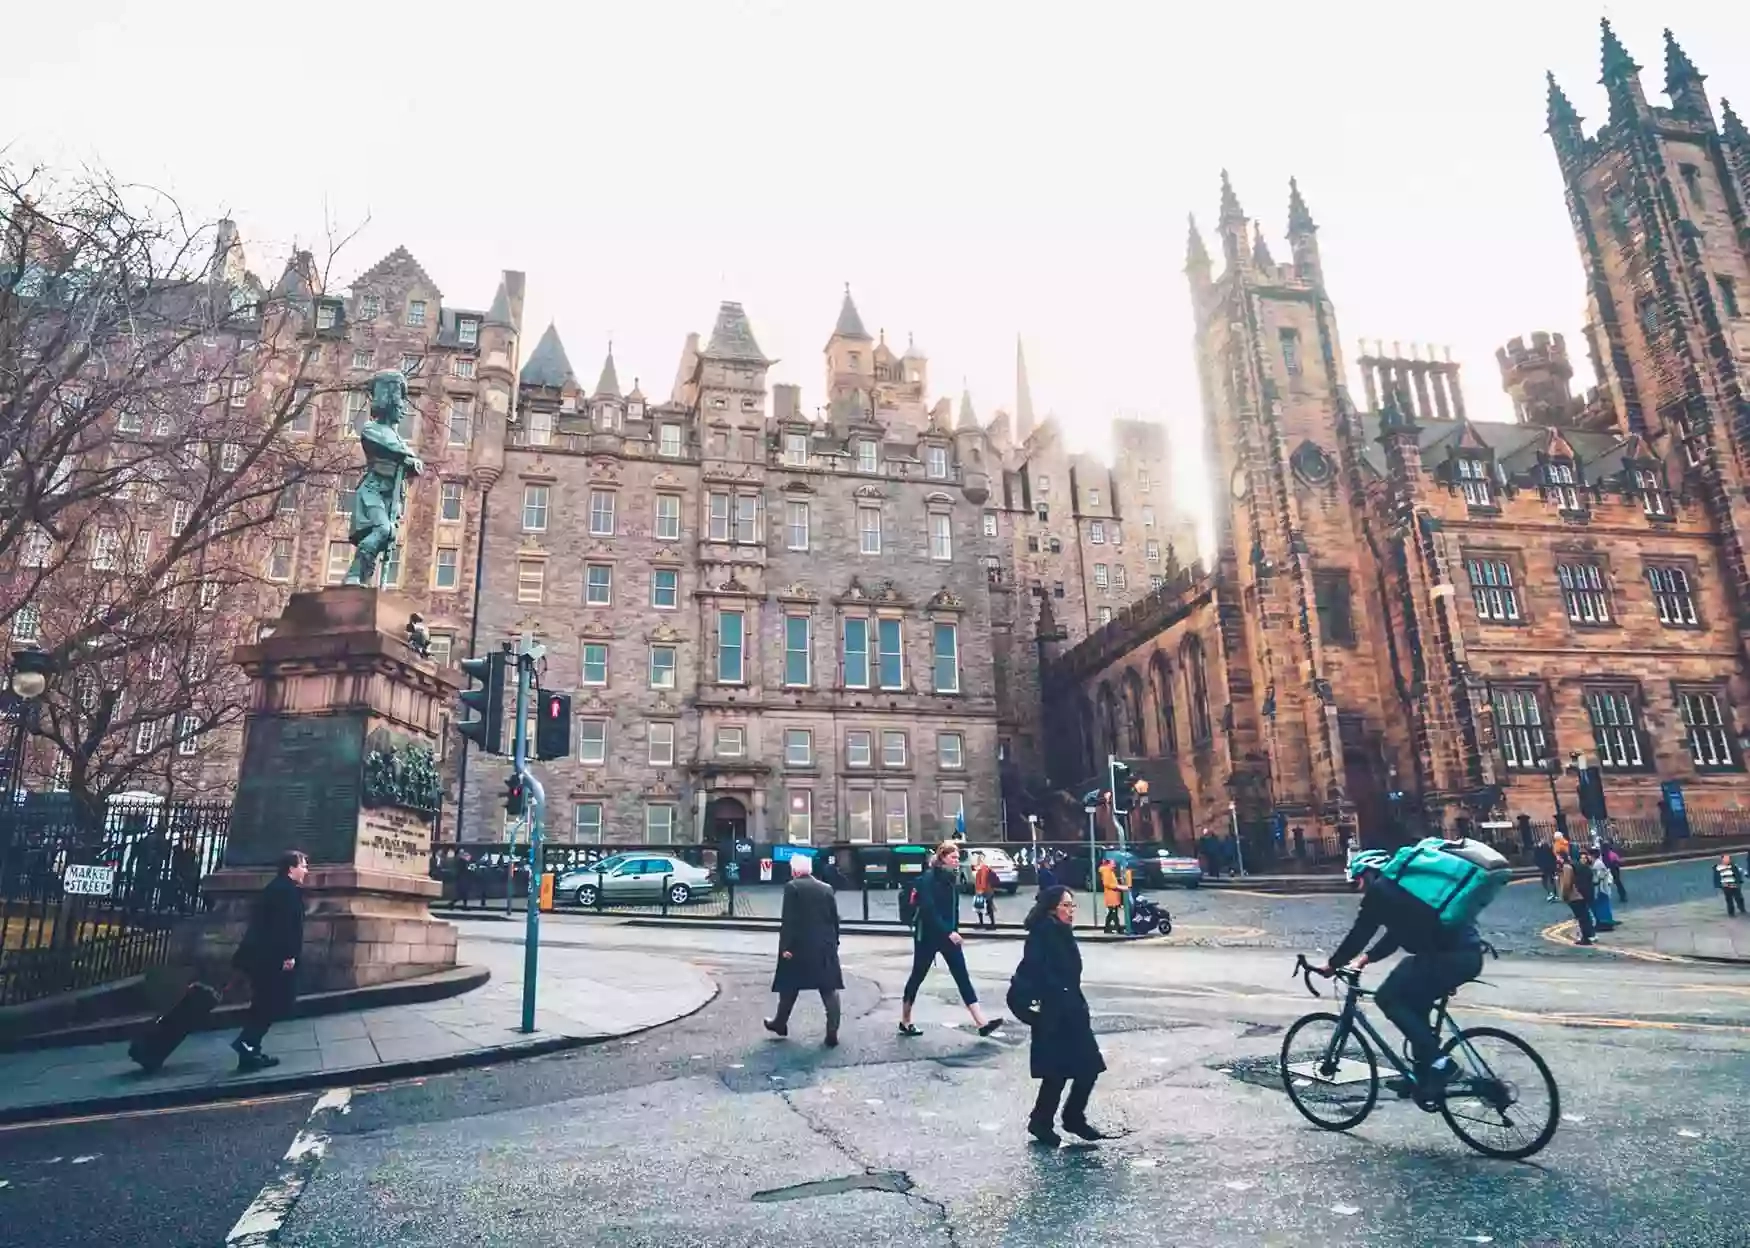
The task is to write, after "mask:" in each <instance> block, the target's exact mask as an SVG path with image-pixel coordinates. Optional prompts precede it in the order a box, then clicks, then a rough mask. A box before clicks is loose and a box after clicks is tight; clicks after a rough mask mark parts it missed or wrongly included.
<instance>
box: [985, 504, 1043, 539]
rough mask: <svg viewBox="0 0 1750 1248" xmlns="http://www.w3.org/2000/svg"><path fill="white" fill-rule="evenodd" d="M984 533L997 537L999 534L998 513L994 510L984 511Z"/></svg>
mask: <svg viewBox="0 0 1750 1248" xmlns="http://www.w3.org/2000/svg"><path fill="white" fill-rule="evenodd" d="M984 535H985V536H986V537H995V536H996V535H997V513H996V512H994V511H987V512H985V513H984ZM1034 540H1038V539H1034Z"/></svg>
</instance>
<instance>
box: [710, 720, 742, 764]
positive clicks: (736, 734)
mask: <svg viewBox="0 0 1750 1248" xmlns="http://www.w3.org/2000/svg"><path fill="white" fill-rule="evenodd" d="M713 752H714V753H715V754H716V755H717V757H718V758H740V757H742V756H743V755H744V754H746V753H747V729H745V728H743V727H741V726H740V725H739V724H738V725H734V726H729V725H723V726H719V727H718V729H717V737H716V740H715V742H714V745H713Z"/></svg>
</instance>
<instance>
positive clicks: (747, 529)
mask: <svg viewBox="0 0 1750 1248" xmlns="http://www.w3.org/2000/svg"><path fill="white" fill-rule="evenodd" d="M759 515H760V500H759V499H758V497H756V496H755V495H752V494H738V495H736V497H735V540H736V541H738V542H743V543H747V542H756V541H758V540H759Z"/></svg>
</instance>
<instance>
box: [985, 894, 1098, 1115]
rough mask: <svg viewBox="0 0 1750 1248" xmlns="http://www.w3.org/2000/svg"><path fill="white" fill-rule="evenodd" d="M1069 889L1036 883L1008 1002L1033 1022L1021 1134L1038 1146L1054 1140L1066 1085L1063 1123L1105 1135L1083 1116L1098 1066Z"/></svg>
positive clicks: (1073, 901) (1072, 896) (1074, 907)
mask: <svg viewBox="0 0 1750 1248" xmlns="http://www.w3.org/2000/svg"><path fill="white" fill-rule="evenodd" d="M1075 921H1076V898H1075V894H1074V893H1072V892H1071V891H1070V890H1069V889H1067V888H1065V887H1063V886H1062V885H1061V884H1059V885H1053V886H1052V887H1050V888H1046V889H1041V890H1040V893H1039V898H1038V900H1037V901H1036V902H1034V904H1033V912H1032V913H1031V914H1029V915H1028V916H1027V919H1026V923H1025V926H1026V928H1027V947H1026V952H1024V953H1023V954H1022V955H1021V965H1020V966H1019V967H1018V968H1016V970H1015V982H1014V985H1013V986H1012V987H1011V988H1010V990H1009V994H1010V995H1009V1003H1010V1006H1011V1008H1013V1009H1015V1011H1016V1012H1017V1013H1020V1012H1021V1006H1022V1005H1027V1006H1030V1007H1031V1008H1030V1009H1028V1011H1027V1019H1026V1021H1027V1022H1028V1023H1029V1024H1030V1025H1031V1026H1032V1028H1033V1046H1032V1052H1031V1055H1030V1057H1031V1068H1032V1074H1033V1077H1034V1078H1035V1079H1037V1080H1039V1099H1038V1100H1036V1101H1035V1102H1034V1103H1033V1115H1032V1117H1031V1118H1029V1119H1028V1121H1027V1133H1028V1134H1029V1135H1031V1136H1032V1137H1033V1138H1034V1139H1036V1140H1038V1141H1039V1142H1040V1143H1041V1144H1058V1143H1061V1140H1060V1139H1059V1137H1058V1134H1057V1132H1056V1131H1054V1130H1052V1120H1053V1119H1054V1118H1056V1117H1057V1103H1058V1101H1059V1100H1060V1099H1061V1098H1062V1096H1063V1089H1064V1085H1065V1084H1068V1085H1069V1100H1068V1101H1066V1102H1064V1106H1063V1129H1064V1130H1065V1131H1068V1132H1069V1133H1070V1134H1071V1135H1076V1136H1080V1137H1081V1138H1082V1139H1084V1140H1103V1139H1106V1138H1107V1136H1106V1133H1105V1132H1103V1131H1101V1130H1099V1129H1098V1128H1097V1127H1094V1126H1093V1125H1092V1124H1090V1123H1089V1122H1088V1097H1089V1096H1091V1095H1092V1094H1093V1091H1094V1080H1096V1079H1097V1078H1099V1076H1100V1072H1101V1071H1103V1070H1105V1069H1106V1061H1105V1059H1104V1058H1102V1057H1101V1056H1100V1045H1099V1042H1098V1041H1097V1040H1095V1039H1094V1024H1093V1021H1092V1019H1091V1018H1090V1017H1089V1016H1088V1002H1087V998H1085V997H1084V996H1082V955H1081V951H1080V950H1079V949H1077V948H1076V938H1075Z"/></svg>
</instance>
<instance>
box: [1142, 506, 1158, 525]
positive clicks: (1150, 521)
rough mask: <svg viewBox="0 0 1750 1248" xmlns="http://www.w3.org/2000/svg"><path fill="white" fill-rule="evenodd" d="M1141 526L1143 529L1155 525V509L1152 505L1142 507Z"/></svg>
mask: <svg viewBox="0 0 1750 1248" xmlns="http://www.w3.org/2000/svg"><path fill="white" fill-rule="evenodd" d="M1142 527H1143V528H1145V529H1152V528H1154V527H1155V509H1154V508H1153V507H1144V508H1143V509H1142Z"/></svg>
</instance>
